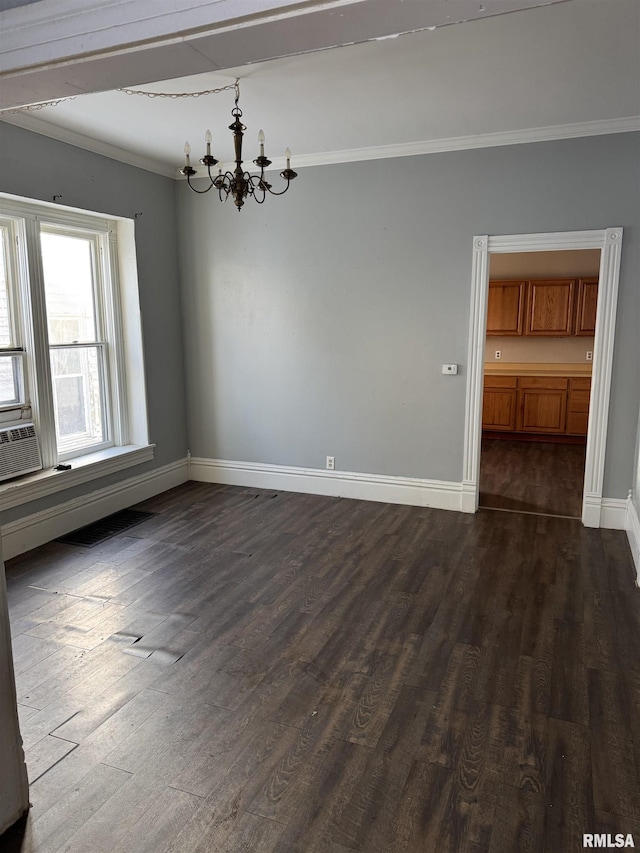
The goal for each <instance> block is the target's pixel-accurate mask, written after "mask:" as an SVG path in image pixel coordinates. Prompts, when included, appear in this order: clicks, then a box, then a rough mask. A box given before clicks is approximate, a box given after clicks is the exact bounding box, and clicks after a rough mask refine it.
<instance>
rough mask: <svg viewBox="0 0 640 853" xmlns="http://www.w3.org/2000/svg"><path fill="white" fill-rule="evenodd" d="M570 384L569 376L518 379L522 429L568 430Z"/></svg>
mask: <svg viewBox="0 0 640 853" xmlns="http://www.w3.org/2000/svg"><path fill="white" fill-rule="evenodd" d="M568 384H569V383H568V380H567V379H564V378H561V377H549V378H547V377H541V376H532V377H526V378H521V379H518V402H517V418H516V429H517V430H518V432H544V433H563V432H565V430H566V424H567V388H568Z"/></svg>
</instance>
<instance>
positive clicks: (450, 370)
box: [442, 364, 458, 376]
mask: <svg viewBox="0 0 640 853" xmlns="http://www.w3.org/2000/svg"><path fill="white" fill-rule="evenodd" d="M442 372H443V373H444V374H446V375H447V376H455V375H456V374H457V372H458V365H457V364H443V365H442Z"/></svg>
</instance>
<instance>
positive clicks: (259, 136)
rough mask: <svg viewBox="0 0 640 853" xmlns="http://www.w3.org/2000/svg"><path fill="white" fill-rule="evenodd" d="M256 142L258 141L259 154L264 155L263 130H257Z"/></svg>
mask: <svg viewBox="0 0 640 853" xmlns="http://www.w3.org/2000/svg"><path fill="white" fill-rule="evenodd" d="M258 142H259V143H260V156H261V157H264V130H260V131H258Z"/></svg>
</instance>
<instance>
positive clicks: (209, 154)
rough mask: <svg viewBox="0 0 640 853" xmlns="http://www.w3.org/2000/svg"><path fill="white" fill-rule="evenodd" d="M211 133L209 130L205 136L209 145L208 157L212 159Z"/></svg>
mask: <svg viewBox="0 0 640 853" xmlns="http://www.w3.org/2000/svg"><path fill="white" fill-rule="evenodd" d="M211 139H212V137H211V131H210V130H208V131H207V132H206V133H205V135H204V141H205V142H206V143H207V157H211Z"/></svg>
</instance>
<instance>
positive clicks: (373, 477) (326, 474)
mask: <svg viewBox="0 0 640 853" xmlns="http://www.w3.org/2000/svg"><path fill="white" fill-rule="evenodd" d="M190 479H192V480H198V481H200V482H202V483H223V484H224V485H227V486H249V487H250V488H255V489H277V490H279V491H285V492H303V493H306V494H312V495H327V496H328V497H340V498H356V499H357V500H365V501H380V502H382V503H394V504H408V505H410V506H429V507H434V508H436V509H451V510H458V511H462V512H474V510H475V507H473V508H470V505H471V503H472V501H471V502H470V501H469V500H468V496H467V495H466V494H465V492H464V491H463V484H462V483H455V482H447V481H445V480H422V479H419V478H417V477H390V476H388V475H385V474H360V473H356V472H353V471H324V470H321V469H318V468H295V467H292V466H284V465H266V464H264V463H260V462H231V461H229V460H226V459H201V458H193V457H192V458H191V464H190Z"/></svg>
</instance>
